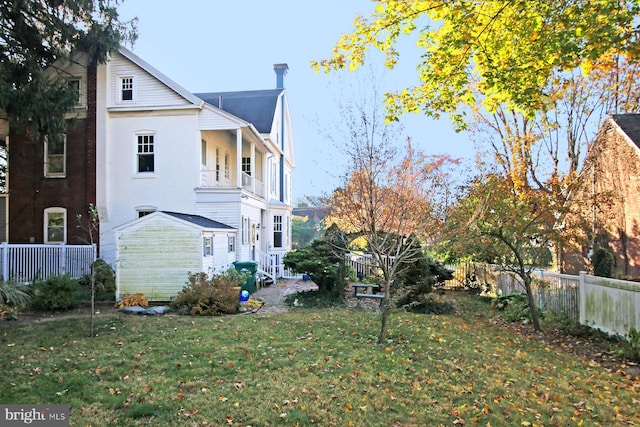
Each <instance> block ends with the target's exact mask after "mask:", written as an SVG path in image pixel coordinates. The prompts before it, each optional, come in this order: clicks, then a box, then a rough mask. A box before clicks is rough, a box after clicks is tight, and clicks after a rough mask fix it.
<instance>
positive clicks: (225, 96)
mask: <svg viewBox="0 0 640 427" xmlns="http://www.w3.org/2000/svg"><path fill="white" fill-rule="evenodd" d="M283 91H284V89H267V90H247V91H240V92H208V93H196V94H195V96H197V97H199V98H200V99H202V100H203V101H204V102H206V103H207V104H211V105H213V106H214V107H217V108H219V109H221V110H223V111H226V112H228V113H231V114H233V115H234V116H236V117H240V118H241V119H244V120H246V121H247V122H249V123H252V124H253V125H254V126H255V128H256V129H257V130H258V132H260V133H270V132H271V126H272V124H273V118H274V117H275V114H276V105H277V104H278V97H279V96H280V95H281V94H282V92H283Z"/></svg>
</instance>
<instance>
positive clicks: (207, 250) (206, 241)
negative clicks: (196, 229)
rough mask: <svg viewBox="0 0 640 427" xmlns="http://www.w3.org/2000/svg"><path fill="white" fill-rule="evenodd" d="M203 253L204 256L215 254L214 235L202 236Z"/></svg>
mask: <svg viewBox="0 0 640 427" xmlns="http://www.w3.org/2000/svg"><path fill="white" fill-rule="evenodd" d="M202 255H203V256H212V255H213V237H203V238H202Z"/></svg>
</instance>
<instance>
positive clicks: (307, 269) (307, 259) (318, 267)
mask: <svg viewBox="0 0 640 427" xmlns="http://www.w3.org/2000/svg"><path fill="white" fill-rule="evenodd" d="M340 261H341V260H340V257H339V256H338V255H337V254H336V251H335V250H334V248H333V247H332V246H331V244H330V242H329V241H328V240H326V239H316V240H314V241H313V242H311V244H309V245H307V246H304V247H302V248H298V249H296V250H294V251H291V252H288V253H287V254H286V255H285V256H284V265H285V266H286V267H287V268H290V269H292V270H293V271H294V272H296V273H308V274H309V277H310V278H311V280H312V281H313V283H315V284H316V285H318V290H319V291H320V292H336V293H341V292H342V291H343V290H344V280H343V279H344V278H345V276H346V272H345V271H341V268H342V267H341V262H340Z"/></svg>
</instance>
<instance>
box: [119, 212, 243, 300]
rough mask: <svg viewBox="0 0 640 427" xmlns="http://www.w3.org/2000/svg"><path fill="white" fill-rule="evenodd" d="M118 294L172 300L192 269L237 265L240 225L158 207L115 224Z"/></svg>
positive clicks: (221, 267) (210, 269)
mask: <svg viewBox="0 0 640 427" xmlns="http://www.w3.org/2000/svg"><path fill="white" fill-rule="evenodd" d="M114 233H115V241H116V254H117V257H118V262H117V263H116V265H117V269H116V299H117V300H120V299H121V298H122V295H123V294H127V295H133V294H136V293H138V292H140V293H143V294H144V295H145V297H146V298H147V299H148V300H150V301H168V300H170V299H171V298H172V297H174V296H175V295H176V294H177V293H178V292H180V291H181V290H182V288H183V287H184V286H185V285H186V283H187V278H188V275H189V274H190V273H199V272H206V273H209V274H211V273H215V272H219V271H220V270H225V269H227V268H232V267H233V264H232V263H233V262H234V261H236V241H237V230H236V229H234V228H232V227H229V226H227V225H225V224H222V223H219V222H217V221H213V220H211V219H209V218H204V217H201V216H198V215H189V214H182V213H176V212H161V211H156V212H153V213H151V214H149V215H145V216H144V217H142V218H138V219H136V220H133V221H131V222H128V223H126V224H123V225H121V226H119V227H116V228H115V229H114Z"/></svg>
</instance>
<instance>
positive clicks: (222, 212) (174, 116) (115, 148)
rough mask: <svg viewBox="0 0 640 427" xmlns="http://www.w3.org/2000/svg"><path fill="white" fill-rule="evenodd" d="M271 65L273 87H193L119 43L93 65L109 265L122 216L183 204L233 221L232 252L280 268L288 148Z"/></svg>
mask: <svg viewBox="0 0 640 427" xmlns="http://www.w3.org/2000/svg"><path fill="white" fill-rule="evenodd" d="M275 71H276V76H277V78H276V83H277V84H276V86H277V87H276V89H273V90H264V91H247V92H212V93H206V94H192V93H190V92H189V91H187V90H185V89H184V88H182V87H181V86H179V85H178V84H177V83H175V82H173V81H172V80H171V79H169V78H168V77H166V76H165V75H163V74H162V73H161V72H160V71H158V70H156V69H155V68H153V67H152V66H151V65H149V64H147V63H146V62H145V61H143V60H142V59H141V58H139V57H138V56H137V55H135V54H134V53H132V52H131V51H129V50H127V49H125V48H121V49H120V51H119V52H115V53H113V54H112V55H111V57H110V59H109V61H108V62H107V63H106V64H104V65H100V66H98V69H97V72H96V75H97V78H96V81H97V93H96V105H97V112H96V117H97V123H96V206H97V208H98V212H99V216H100V251H101V257H102V258H104V259H105V260H106V261H107V262H108V263H110V264H112V265H114V266H116V270H117V269H118V267H117V264H118V263H119V262H123V260H120V259H118V258H117V256H116V254H117V253H118V252H117V248H118V246H119V245H120V242H118V241H117V239H119V238H121V237H122V235H121V234H118V232H117V230H122V229H118V227H120V226H122V225H123V224H127V223H130V222H131V221H133V220H135V219H137V218H141V217H143V216H145V215H148V214H150V213H152V212H156V211H168V212H183V213H187V214H193V215H198V216H201V217H204V218H208V219H211V220H214V221H218V222H219V223H222V224H225V225H227V226H229V227H231V228H233V229H236V230H237V231H238V239H237V247H236V254H235V256H236V260H238V261H248V260H255V261H257V262H258V269H259V271H260V272H262V273H264V274H268V275H270V276H272V277H273V278H275V277H276V276H278V275H279V274H281V268H282V267H281V265H282V256H283V255H284V254H285V253H286V252H287V251H288V250H290V248H291V211H292V202H291V171H292V169H293V167H294V153H293V138H292V132H291V120H290V115H289V107H288V103H287V98H286V91H285V89H284V88H283V80H284V75H285V74H286V71H287V66H286V64H277V65H276V66H275ZM119 236H120V237H119ZM150 243H151V242H150Z"/></svg>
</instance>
